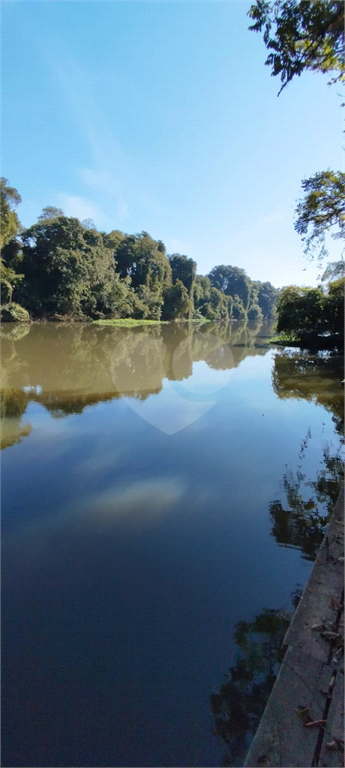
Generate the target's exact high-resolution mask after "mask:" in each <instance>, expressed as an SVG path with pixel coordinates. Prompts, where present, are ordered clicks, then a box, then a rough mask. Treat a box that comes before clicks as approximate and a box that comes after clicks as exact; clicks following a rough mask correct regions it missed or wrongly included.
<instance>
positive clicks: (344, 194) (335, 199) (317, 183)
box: [295, 170, 345, 258]
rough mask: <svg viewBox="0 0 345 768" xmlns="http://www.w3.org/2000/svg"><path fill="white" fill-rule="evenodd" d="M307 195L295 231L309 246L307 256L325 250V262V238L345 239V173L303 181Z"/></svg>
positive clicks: (325, 173)
mask: <svg viewBox="0 0 345 768" xmlns="http://www.w3.org/2000/svg"><path fill="white" fill-rule="evenodd" d="M302 188H303V190H304V192H305V193H306V195H305V197H304V199H302V200H300V201H299V203H298V205H297V208H296V215H297V218H296V221H295V229H296V231H297V232H298V234H299V235H302V239H303V241H304V243H305V253H309V254H310V255H312V253H313V251H314V250H315V248H317V247H321V250H320V253H319V258H323V256H325V255H326V253H327V251H326V248H325V235H326V233H327V232H330V234H331V235H332V237H334V238H344V236H345V173H343V172H342V171H337V172H335V171H330V170H328V171H321V172H320V173H315V175H314V176H312V177H311V178H310V179H305V180H304V181H302Z"/></svg>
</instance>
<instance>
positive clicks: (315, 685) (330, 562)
mask: <svg viewBox="0 0 345 768" xmlns="http://www.w3.org/2000/svg"><path fill="white" fill-rule="evenodd" d="M283 647H285V648H286V653H285V656H284V660H283V662H282V665H281V668H280V671H279V674H278V677H277V679H276V682H275V684H274V687H273V689H272V692H271V695H270V698H269V700H268V702H267V705H266V709H265V711H264V713H263V716H262V718H261V722H260V725H259V728H258V730H257V732H256V735H255V737H254V740H253V743H252V745H251V748H250V750H249V752H248V755H247V757H246V760H245V763H244V766H245V768H255V767H256V766H296V768H298V766H343V765H344V758H343V747H344V741H343V739H344V704H343V702H344V488H342V491H341V493H340V495H339V498H338V501H337V503H336V506H335V509H334V514H333V516H332V519H331V521H330V523H329V526H328V528H327V531H326V534H325V537H324V540H323V543H322V545H321V547H320V550H319V553H318V556H317V558H316V560H315V563H314V566H313V570H312V572H311V575H310V578H309V581H308V583H307V586H306V588H305V590H304V592H303V595H302V598H301V600H300V603H299V605H298V608H297V610H296V613H295V614H294V617H293V619H292V622H291V624H290V627H289V629H288V631H287V633H286V635H285V638H284V642H283Z"/></svg>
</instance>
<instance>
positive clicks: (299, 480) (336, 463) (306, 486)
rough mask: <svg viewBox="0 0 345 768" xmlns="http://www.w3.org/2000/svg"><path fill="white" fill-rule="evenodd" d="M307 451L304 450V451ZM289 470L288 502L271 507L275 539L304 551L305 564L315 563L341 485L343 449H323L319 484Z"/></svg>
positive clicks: (285, 482) (285, 478)
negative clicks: (306, 562) (309, 561)
mask: <svg viewBox="0 0 345 768" xmlns="http://www.w3.org/2000/svg"><path fill="white" fill-rule="evenodd" d="M308 437H310V436H308V435H307V437H306V439H305V441H304V443H303V444H302V450H301V453H300V455H299V458H300V460H301V461H303V459H304V456H305V448H306V447H307V440H308ZM303 447H304V450H303ZM301 469H302V464H300V465H299V467H298V469H297V471H296V472H292V471H291V470H287V471H286V472H285V473H284V476H283V488H284V493H285V500H284V502H282V501H281V500H279V499H275V500H274V501H272V502H271V504H270V506H269V513H270V518H271V522H272V535H273V536H274V537H275V539H276V541H277V543H278V544H279V545H280V546H283V547H295V548H297V549H300V550H301V552H302V557H303V558H304V559H305V560H311V561H313V560H315V558H316V555H317V553H318V550H319V547H320V544H321V542H322V539H323V536H324V533H325V526H326V525H327V523H328V522H329V519H330V516H331V514H332V512H333V509H334V505H335V502H336V500H337V498H338V495H339V491H340V488H341V484H342V482H343V480H344V463H343V456H342V451H341V449H338V450H337V451H334V450H333V451H332V449H331V447H330V446H329V445H326V446H325V447H324V449H323V466H322V469H320V470H319V471H318V472H317V475H316V479H315V480H308V478H307V475H306V474H305V473H304V472H302V471H301Z"/></svg>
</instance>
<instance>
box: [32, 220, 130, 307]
mask: <svg viewBox="0 0 345 768" xmlns="http://www.w3.org/2000/svg"><path fill="white" fill-rule="evenodd" d="M22 241H23V259H22V262H21V270H22V272H23V274H24V281H23V284H22V286H21V287H20V289H19V291H20V295H21V298H22V301H23V303H24V304H25V306H26V307H27V308H28V309H29V311H30V312H31V313H33V314H34V315H36V316H42V315H45V314H48V315H55V314H57V315H73V316H76V317H78V316H79V317H82V316H84V315H87V316H91V317H103V316H104V315H114V314H115V315H117V316H119V317H121V316H126V315H128V314H131V313H132V309H133V294H132V293H131V292H130V290H129V281H128V280H127V281H120V279H119V276H118V275H116V272H115V268H114V259H113V252H112V250H111V249H110V248H107V247H106V246H105V244H104V242H103V238H102V235H101V234H100V233H99V232H96V231H95V230H90V229H85V227H83V226H82V224H81V223H80V222H79V221H78V219H74V218H67V217H66V216H59V217H57V218H49V219H44V220H42V221H41V222H39V223H38V224H35V225H34V226H33V227H30V228H29V229H27V230H25V231H24V232H23V234H22Z"/></svg>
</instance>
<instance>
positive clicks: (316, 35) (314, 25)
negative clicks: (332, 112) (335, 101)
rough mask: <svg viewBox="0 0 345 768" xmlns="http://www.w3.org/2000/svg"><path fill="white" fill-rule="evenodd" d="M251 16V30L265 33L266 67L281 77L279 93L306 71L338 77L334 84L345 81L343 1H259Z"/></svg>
mask: <svg viewBox="0 0 345 768" xmlns="http://www.w3.org/2000/svg"><path fill="white" fill-rule="evenodd" d="M248 15H249V16H250V18H251V19H253V21H254V24H252V26H250V27H249V29H250V30H254V31H255V32H261V31H262V30H263V39H264V43H265V45H266V48H267V49H268V50H269V51H270V53H269V56H268V58H267V59H266V61H265V64H267V65H268V66H270V67H271V68H272V72H271V74H272V75H274V76H277V75H279V76H280V80H281V82H282V86H281V88H280V91H279V93H281V91H282V90H283V88H285V86H286V85H287V84H288V83H289V82H290V81H291V80H292V78H293V77H295V76H296V75H297V76H300V75H301V74H302V72H304V71H305V70H312V71H319V72H335V73H338V74H336V75H335V76H334V77H333V79H332V81H331V82H336V81H338V80H342V79H344V74H343V70H344V3H343V2H342V0H313V2H310V0H300V1H299V2H298V1H297V0H276V1H275V2H266V0H256V3H255V4H253V5H252V6H251V8H250V9H249V12H248ZM278 95H279V94H278Z"/></svg>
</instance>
